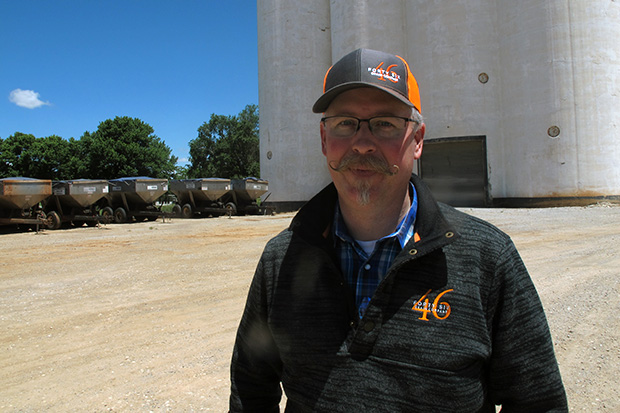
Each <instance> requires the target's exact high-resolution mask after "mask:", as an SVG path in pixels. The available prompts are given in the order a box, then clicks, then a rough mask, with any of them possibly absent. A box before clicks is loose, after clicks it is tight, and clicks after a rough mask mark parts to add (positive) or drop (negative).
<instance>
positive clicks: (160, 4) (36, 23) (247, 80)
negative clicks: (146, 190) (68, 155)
mask: <svg viewBox="0 0 620 413" xmlns="http://www.w3.org/2000/svg"><path fill="white" fill-rule="evenodd" d="M257 65H258V64H257V39H256V1H255V0H226V1H215V0H202V1H200V0H178V1H173V0H168V1H164V0H148V1H147V0H106V1H103V0H57V1H51V0H0V138H3V139H6V138H8V137H9V136H10V135H13V134H14V133H15V132H22V133H29V134H33V135H34V136H36V137H37V138H39V137H46V136H50V135H58V136H61V137H63V138H65V139H69V138H71V137H73V138H75V139H79V138H80V137H81V136H82V134H83V133H84V132H86V131H89V132H94V131H95V130H97V127H98V126H99V123H101V122H103V121H104V120H106V119H113V118H114V117H116V116H130V117H135V118H140V119H141V120H142V121H144V122H146V123H148V124H149V125H151V126H152V127H153V128H154V129H155V134H156V135H157V136H158V137H159V138H161V139H162V140H163V141H165V143H166V144H167V145H168V146H169V147H170V148H171V149H172V153H173V155H175V156H177V157H179V163H181V164H182V163H183V161H184V160H186V159H187V157H188V153H189V146H188V144H189V141H190V140H192V139H194V138H196V136H197V129H198V128H199V127H200V126H201V125H202V124H203V123H204V122H207V121H208V120H209V118H210V117H211V114H213V113H216V114H221V115H236V114H237V113H239V112H240V111H241V110H242V109H243V108H244V107H245V106H246V105H248V104H258V68H257Z"/></svg>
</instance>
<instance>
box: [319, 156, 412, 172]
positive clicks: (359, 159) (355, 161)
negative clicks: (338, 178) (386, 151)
mask: <svg viewBox="0 0 620 413" xmlns="http://www.w3.org/2000/svg"><path fill="white" fill-rule="evenodd" d="M328 165H329V167H330V168H331V169H332V170H333V171H335V172H342V171H346V170H348V169H354V168H357V167H362V168H364V169H369V170H372V171H375V172H379V173H381V174H384V175H387V176H394V175H396V174H397V173H398V171H399V170H400V168H399V167H398V165H392V166H390V165H388V164H387V162H385V160H383V159H381V158H377V157H376V156H371V155H359V154H355V153H352V154H350V155H347V156H345V157H344V158H342V159H341V160H340V162H337V161H330V162H329V163H328Z"/></svg>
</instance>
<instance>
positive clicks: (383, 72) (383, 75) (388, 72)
mask: <svg viewBox="0 0 620 413" xmlns="http://www.w3.org/2000/svg"><path fill="white" fill-rule="evenodd" d="M383 63H384V62H381V63H379V66H377V67H369V68H368V71H369V72H370V74H371V76H377V77H378V79H379V80H383V81H384V82H385V81H386V79H387V80H389V81H390V82H392V83H398V81H399V80H400V75H399V74H398V73H396V72H393V71H392V68H394V67H397V66H398V65H395V64H394V65H390V66H388V67H387V69H381V66H383Z"/></svg>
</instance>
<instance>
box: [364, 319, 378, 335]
mask: <svg viewBox="0 0 620 413" xmlns="http://www.w3.org/2000/svg"><path fill="white" fill-rule="evenodd" d="M374 328H375V323H374V322H372V321H368V322H367V323H366V324H364V331H366V332H367V333H369V332H371V331H372V330H373V329H374Z"/></svg>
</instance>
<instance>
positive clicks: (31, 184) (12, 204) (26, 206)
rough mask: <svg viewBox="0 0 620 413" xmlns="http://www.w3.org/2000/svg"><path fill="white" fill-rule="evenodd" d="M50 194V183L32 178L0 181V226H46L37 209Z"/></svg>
mask: <svg viewBox="0 0 620 413" xmlns="http://www.w3.org/2000/svg"><path fill="white" fill-rule="evenodd" d="M51 194H52V181H50V180H48V179H33V178H23V177H17V178H2V179H0V225H11V224H32V225H37V229H38V226H39V225H43V226H47V220H46V219H45V213H44V212H43V210H42V209H41V208H39V202H42V201H43V200H45V199H46V198H48V197H49V196H50V195H51Z"/></svg>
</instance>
